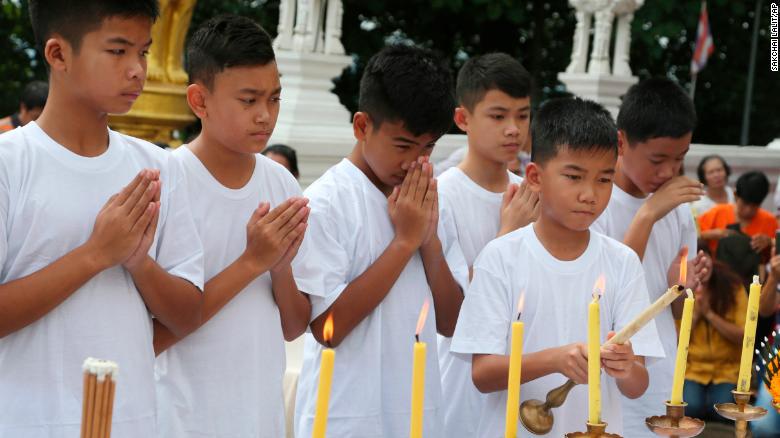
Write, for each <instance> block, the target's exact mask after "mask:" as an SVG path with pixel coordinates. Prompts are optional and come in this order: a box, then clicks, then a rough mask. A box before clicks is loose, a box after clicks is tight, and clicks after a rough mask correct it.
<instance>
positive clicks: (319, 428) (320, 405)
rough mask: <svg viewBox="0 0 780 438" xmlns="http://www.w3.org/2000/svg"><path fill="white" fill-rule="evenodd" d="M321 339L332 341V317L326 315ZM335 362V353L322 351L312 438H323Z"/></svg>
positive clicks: (328, 350)
mask: <svg viewBox="0 0 780 438" xmlns="http://www.w3.org/2000/svg"><path fill="white" fill-rule="evenodd" d="M322 337H323V339H324V340H325V342H330V340H331V339H333V315H328V319H326V320H325V326H324V327H323V329H322ZM335 360H336V351H334V350H333V349H332V348H326V349H324V350H322V356H321V358H320V382H319V386H318V387H317V406H316V410H315V411H314V428H313V429H312V434H311V436H312V438H325V429H326V428H327V426H328V403H329V401H330V387H331V383H332V382H333V363H334V361H335Z"/></svg>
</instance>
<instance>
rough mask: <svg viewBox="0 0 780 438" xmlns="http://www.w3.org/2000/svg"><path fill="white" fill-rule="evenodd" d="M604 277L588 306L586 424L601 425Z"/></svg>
mask: <svg viewBox="0 0 780 438" xmlns="http://www.w3.org/2000/svg"><path fill="white" fill-rule="evenodd" d="M604 282H605V280H604V276H603V275H602V276H599V278H598V280H596V285H595V286H594V287H593V301H591V302H590V304H588V423H590V424H600V423H601V320H600V317H599V298H601V294H602V293H604Z"/></svg>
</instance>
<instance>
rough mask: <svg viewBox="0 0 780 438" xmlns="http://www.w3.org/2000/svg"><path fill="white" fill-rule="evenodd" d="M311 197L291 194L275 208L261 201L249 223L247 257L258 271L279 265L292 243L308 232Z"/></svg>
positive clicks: (245, 257)
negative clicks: (307, 224) (290, 196)
mask: <svg viewBox="0 0 780 438" xmlns="http://www.w3.org/2000/svg"><path fill="white" fill-rule="evenodd" d="M308 203H309V200H308V199H306V198H299V197H295V198H290V199H288V200H286V201H284V202H282V203H281V204H279V205H277V206H276V208H274V209H273V210H271V204H269V203H268V202H261V203H260V205H259V206H258V207H257V208H256V209H255V211H254V212H253V213H252V217H251V218H249V222H248V223H247V225H246V249H245V250H244V254H243V255H242V257H244V259H245V261H246V262H247V263H248V264H249V266H251V267H252V269H253V270H255V271H257V273H258V275H259V274H260V273H263V272H265V271H268V270H271V269H272V268H274V267H276V265H277V264H279V263H280V262H281V261H284V260H285V259H286V258H287V257H285V255H287V254H288V251H289V249H290V246H291V245H293V243H296V242H297V241H298V238H299V237H300V236H301V235H302V234H303V233H304V230H305V229H306V223H307V220H308V217H309V211H310V209H309V207H308V206H307V204H308Z"/></svg>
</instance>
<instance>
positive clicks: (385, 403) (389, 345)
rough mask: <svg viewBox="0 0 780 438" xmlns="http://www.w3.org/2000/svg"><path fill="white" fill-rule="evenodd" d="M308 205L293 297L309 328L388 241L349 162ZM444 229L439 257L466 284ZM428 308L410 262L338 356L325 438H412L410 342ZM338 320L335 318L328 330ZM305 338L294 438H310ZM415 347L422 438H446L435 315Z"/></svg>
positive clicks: (376, 198)
mask: <svg viewBox="0 0 780 438" xmlns="http://www.w3.org/2000/svg"><path fill="white" fill-rule="evenodd" d="M305 195H306V196H307V197H308V198H309V200H310V201H309V205H310V206H311V209H312V210H311V214H310V216H309V227H308V230H307V232H306V233H307V234H306V240H307V242H306V243H307V248H306V249H307V251H306V252H305V253H303V254H301V253H299V254H298V257H297V258H296V259H295V262H294V268H295V279H296V281H297V284H298V287H299V288H300V289H301V290H302V291H305V292H309V293H311V294H312V296H311V304H312V319H314V318H316V317H318V316H319V315H321V314H322V313H323V312H325V311H326V310H327V309H328V308H329V307H330V306H331V305H332V304H333V303H334V302H335V301H336V299H337V298H338V297H339V295H340V294H341V292H342V291H343V290H344V288H345V287H347V285H348V284H349V283H350V282H352V281H353V280H354V279H355V278H357V277H358V276H359V275H360V274H362V273H363V272H365V271H366V269H368V267H369V266H371V265H372V264H373V263H374V262H375V261H376V260H377V259H378V258H379V256H380V255H381V254H382V253H383V252H384V250H385V249H386V248H387V246H388V244H389V243H390V242H391V241H392V239H393V237H394V236H395V232H394V228H393V225H392V223H391V221H390V216H389V215H388V212H387V198H386V197H385V196H384V194H382V192H380V191H379V190H378V189H377V188H376V186H374V185H373V184H372V183H371V181H369V179H368V178H367V177H366V176H365V174H363V172H362V171H360V170H359V169H358V168H357V167H355V165H354V164H352V163H351V162H350V161H349V160H347V159H344V160H342V161H341V162H340V163H339V164H337V165H335V166H333V167H332V168H330V169H328V171H327V172H325V174H324V175H323V176H322V177H320V178H319V179H318V180H317V181H315V182H314V183H312V185H311V186H309V188H308V189H307V190H306V192H305ZM443 220H444V219H442V220H441V221H440V223H439V233H440V234H439V237H440V239H441V240H442V244H443V248H444V251H445V256H446V257H447V261H448V263H449V264H450V266H452V267H453V268H451V269H453V270H455V272H453V275H454V276H455V278H456V279H458V280H459V282H460V284H465V283H466V281H467V279H468V271H467V270H466V268H465V262H463V256H462V254H461V253H460V251H459V248H457V245H452V242H454V239H453V238H450V237H449V236H447V235H445V234H444V231H443V229H444V228H445V226H443V225H442V221H443ZM448 242H450V243H449V244H448ZM456 266H461V268H460V269H457V268H455V267H456ZM323 297H324V298H323ZM426 299H427V300H430V301H431V305H432V306H431V309H432V310H433V298H432V296H431V291H430V288H429V286H428V282H427V280H426V277H425V270H424V268H423V264H422V259H421V258H420V255H419V253H417V254H415V255H414V256H413V257H412V258H411V260H410V261H409V263H408V264H407V265H406V268H404V270H403V271H402V273H401V275H400V276H399V277H398V280H397V281H396V282H395V284H394V285H393V287H392V289H391V290H390V292H389V293H388V294H387V296H386V297H385V298H384V300H382V303H381V304H380V305H379V306H378V307H377V308H376V309H374V311H373V312H371V314H369V315H368V316H367V317H366V318H365V319H363V321H361V322H360V324H358V325H357V326H356V327H355V328H354V329H353V330H352V332H351V333H350V334H349V335H348V336H347V337H346V338H345V339H344V340H343V341H342V342H341V344H340V345H339V346H338V347H337V348H336V349H335V350H336V365H335V368H334V374H333V387H332V390H331V396H330V409H329V411H328V436H333V437H339V438H396V437H402V436H407V435H408V434H409V416H410V402H411V382H412V351H413V345H414V332H415V328H416V325H417V317H418V315H419V313H420V308H421V307H422V305H423V302H424V301H425V300H426ZM338 318H339V317H338V315H334V322H335V330H338ZM305 336H306V337H305V340H304V353H303V367H302V370H301V375H300V380H299V381H298V393H297V399H296V403H295V424H296V429H295V436H296V437H299V438H303V437H310V436H311V432H312V431H311V428H312V423H313V419H314V410H315V404H316V397H317V385H318V378H319V365H320V356H321V352H322V348H323V347H322V346H321V345H320V344H319V343H317V342H316V341H315V340H314V337H313V336H312V335H311V333H307V334H306V335H305ZM420 340H421V341H422V342H425V343H427V345H428V349H427V356H426V362H427V363H426V367H425V369H426V374H425V413H424V426H423V428H424V435H425V436H426V438H436V437H443V436H444V435H443V434H442V429H443V427H442V412H441V382H440V379H439V367H438V357H437V354H436V348H435V347H436V324H435V316H434V313H433V312H431V313H430V314H429V315H428V319H427V320H426V323H425V327H424V329H423V331H422V333H421V334H420Z"/></svg>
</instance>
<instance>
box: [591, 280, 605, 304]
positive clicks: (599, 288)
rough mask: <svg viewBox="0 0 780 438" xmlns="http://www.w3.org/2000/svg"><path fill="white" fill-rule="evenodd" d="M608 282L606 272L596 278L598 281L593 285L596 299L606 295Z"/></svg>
mask: <svg viewBox="0 0 780 438" xmlns="http://www.w3.org/2000/svg"><path fill="white" fill-rule="evenodd" d="M606 284H607V279H606V278H605V277H604V274H601V275H599V278H597V279H596V283H595V284H594V285H593V299H594V300H598V299H600V298H601V296H602V295H604V290H605V289H606Z"/></svg>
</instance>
